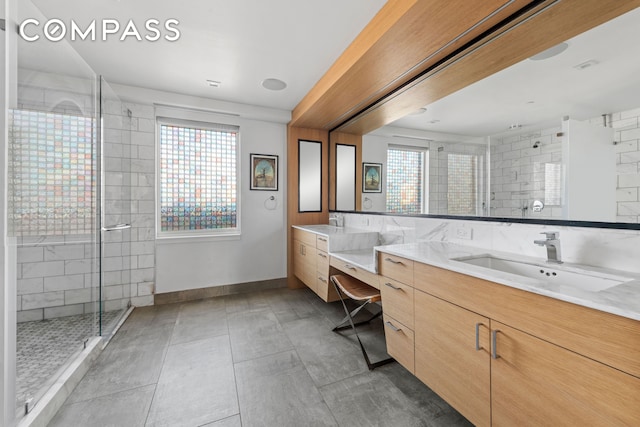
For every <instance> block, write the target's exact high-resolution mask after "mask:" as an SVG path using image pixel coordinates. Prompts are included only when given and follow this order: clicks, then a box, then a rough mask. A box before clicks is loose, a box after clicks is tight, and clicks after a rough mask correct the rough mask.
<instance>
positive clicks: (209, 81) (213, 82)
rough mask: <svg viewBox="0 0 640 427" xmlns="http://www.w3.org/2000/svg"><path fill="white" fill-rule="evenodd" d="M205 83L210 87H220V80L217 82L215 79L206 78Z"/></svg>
mask: <svg viewBox="0 0 640 427" xmlns="http://www.w3.org/2000/svg"><path fill="white" fill-rule="evenodd" d="M207 84H208V85H209V86H211V87H220V85H221V84H222V82H219V81H217V80H207Z"/></svg>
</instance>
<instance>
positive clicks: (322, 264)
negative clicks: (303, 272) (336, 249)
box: [316, 249, 329, 275]
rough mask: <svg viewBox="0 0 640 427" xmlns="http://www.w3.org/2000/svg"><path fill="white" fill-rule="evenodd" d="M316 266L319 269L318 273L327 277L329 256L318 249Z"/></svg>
mask: <svg viewBox="0 0 640 427" xmlns="http://www.w3.org/2000/svg"><path fill="white" fill-rule="evenodd" d="M316 264H317V267H318V271H321V272H323V273H324V274H325V275H326V274H327V273H328V272H329V255H328V254H327V253H326V252H323V251H321V250H320V249H317V250H316Z"/></svg>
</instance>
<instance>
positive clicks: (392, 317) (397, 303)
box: [378, 253, 415, 374]
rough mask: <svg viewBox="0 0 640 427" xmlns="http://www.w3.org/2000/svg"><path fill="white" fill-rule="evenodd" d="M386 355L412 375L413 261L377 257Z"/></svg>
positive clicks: (382, 255)
mask: <svg viewBox="0 0 640 427" xmlns="http://www.w3.org/2000/svg"><path fill="white" fill-rule="evenodd" d="M378 268H379V271H380V274H381V275H380V276H379V279H378V287H379V289H380V295H381V297H382V309H383V312H384V326H385V339H386V341H387V353H388V354H389V356H391V357H393V358H394V359H396V361H397V362H398V363H400V364H401V365H402V366H404V367H405V368H406V369H407V370H408V371H409V372H411V373H412V374H415V351H414V348H415V336H414V335H415V334H414V321H415V320H414V311H413V308H414V291H413V286H412V284H413V261H411V260H408V259H404V258H400V257H395V256H390V255H388V254H383V253H379V254H378Z"/></svg>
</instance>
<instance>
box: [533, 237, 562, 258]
mask: <svg viewBox="0 0 640 427" xmlns="http://www.w3.org/2000/svg"><path fill="white" fill-rule="evenodd" d="M540 234H544V235H545V236H547V238H546V239H545V240H534V241H533V243H535V244H536V245H539V246H546V247H547V262H549V263H552V264H562V258H561V256H560V233H559V232H557V231H544V232H542V233H540Z"/></svg>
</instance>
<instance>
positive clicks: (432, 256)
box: [293, 224, 640, 321]
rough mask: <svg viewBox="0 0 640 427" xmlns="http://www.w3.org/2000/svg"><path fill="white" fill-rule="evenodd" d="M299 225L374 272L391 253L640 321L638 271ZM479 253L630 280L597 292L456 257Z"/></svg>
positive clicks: (344, 257)
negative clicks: (382, 241)
mask: <svg viewBox="0 0 640 427" xmlns="http://www.w3.org/2000/svg"><path fill="white" fill-rule="evenodd" d="M293 227H295V228H299V229H301V230H305V231H310V232H313V233H316V234H322V235H324V236H327V237H329V255H331V256H333V257H336V258H338V259H340V260H342V261H345V262H348V263H350V264H352V265H354V266H355V267H359V268H361V269H363V270H366V271H369V272H371V273H374V274H377V272H378V268H377V265H376V263H377V256H376V254H377V252H385V253H388V254H391V255H396V256H400V257H404V258H407V259H411V260H413V261H417V262H421V263H424V264H429V265H433V266H435V267H440V268H445V269H447V270H451V271H455V272H457V273H462V274H466V275H469V276H474V277H477V278H480V279H484V280H488V281H491V282H495V283H500V284H502V285H506V286H510V287H513V288H517V289H522V290H525V291H528V292H533V293H536V294H540V295H544V296H548V297H551V298H555V299H559V300H562V301H567V302H570V303H574V304H578V305H582V306H585V307H590V308H594V309H596V310H600V311H604V312H607V313H611V314H616V315H618V316H623V317H627V318H630V319H634V320H638V321H640V274H638V273H631V272H627V271H619V270H612V269H606V268H599V267H593V266H584V265H579V264H573V263H563V264H561V265H560V266H556V265H550V264H546V263H545V259H542V258H533V257H528V256H523V255H519V254H517V253H510V252H500V251H493V250H488V249H483V248H476V247H471V246H464V245H460V244H455V243H448V242H421V243H403V244H395V245H385V246H378V243H377V238H376V236H377V234H378V233H375V232H370V231H367V230H362V229H358V228H352V227H335V226H333V225H326V224H319V225H304V226H296V225H294V226H293ZM479 255H489V256H493V257H499V258H506V259H509V260H514V261H520V262H524V263H529V264H537V265H540V266H541V267H547V268H554V269H558V270H566V271H574V272H584V270H588V271H591V272H595V273H596V274H603V275H611V276H618V277H624V278H629V279H630V280H629V281H626V282H625V283H622V284H619V285H616V286H613V287H610V288H608V289H605V290H602V291H598V292H594V291H588V290H584V289H580V288H579V287H578V286H567V285H562V284H558V283H550V282H548V281H544V280H539V279H534V278H530V277H526V276H521V275H519V274H511V273H506V272H503V271H500V270H494V269H489V268H485V267H481V266H476V265H472V264H468V263H464V262H461V261H456V260H455V259H453V258H463V257H473V256H479Z"/></svg>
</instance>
